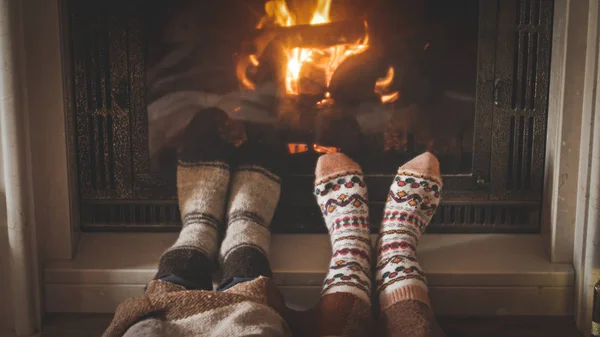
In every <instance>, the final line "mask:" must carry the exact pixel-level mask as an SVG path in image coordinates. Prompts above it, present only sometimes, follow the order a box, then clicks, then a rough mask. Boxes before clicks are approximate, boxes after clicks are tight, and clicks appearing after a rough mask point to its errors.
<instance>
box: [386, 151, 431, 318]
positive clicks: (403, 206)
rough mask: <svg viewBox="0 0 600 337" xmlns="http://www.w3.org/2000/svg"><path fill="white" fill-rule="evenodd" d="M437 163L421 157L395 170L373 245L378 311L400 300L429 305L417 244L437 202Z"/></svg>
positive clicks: (428, 157)
mask: <svg viewBox="0 0 600 337" xmlns="http://www.w3.org/2000/svg"><path fill="white" fill-rule="evenodd" d="M441 189H442V181H441V177H440V168H439V162H438V160H437V159H436V158H435V156H434V155H432V154H431V153H428V152H427V153H424V154H422V155H420V156H418V157H416V158H414V159H413V160H411V161H409V162H408V163H406V164H405V165H403V166H402V167H400V168H399V169H398V174H397V175H396V177H395V179H394V182H393V183H392V186H391V188H390V191H389V194H388V200H387V202H386V205H385V210H384V216H383V222H382V224H381V229H380V233H379V240H378V243H377V266H376V282H377V283H376V289H377V293H378V294H379V303H380V306H381V309H382V310H384V309H385V308H387V307H389V306H391V305H392V304H394V303H397V302H399V301H404V300H417V301H421V302H423V303H425V304H427V305H428V304H429V296H428V295H427V284H426V281H425V276H424V273H423V270H422V269H421V266H420V265H419V262H418V261H417V257H416V249H417V243H418V241H419V238H420V236H421V234H423V232H424V231H425V229H426V228H427V225H428V224H429V221H430V220H431V218H432V216H433V214H434V212H435V210H436V208H437V206H438V204H439V201H440V193H441Z"/></svg>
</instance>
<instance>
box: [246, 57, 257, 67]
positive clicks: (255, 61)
mask: <svg viewBox="0 0 600 337" xmlns="http://www.w3.org/2000/svg"><path fill="white" fill-rule="evenodd" d="M248 58H249V59H250V63H251V64H252V65H253V66H255V67H258V65H259V63H258V58H257V57H256V55H254V54H252V55H250V56H248Z"/></svg>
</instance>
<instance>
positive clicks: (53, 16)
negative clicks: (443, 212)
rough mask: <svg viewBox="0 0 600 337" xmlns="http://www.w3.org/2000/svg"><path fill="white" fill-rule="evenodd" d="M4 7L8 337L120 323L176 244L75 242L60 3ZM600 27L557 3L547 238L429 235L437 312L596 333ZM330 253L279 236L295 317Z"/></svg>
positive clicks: (0, 238)
mask: <svg viewBox="0 0 600 337" xmlns="http://www.w3.org/2000/svg"><path fill="white" fill-rule="evenodd" d="M501 1H503V0H501ZM0 3H1V5H0V60H1V61H2V67H0V126H1V127H0V132H1V133H0V145H2V146H1V147H0V149H1V150H2V151H1V152H0V335H3V333H11V334H12V335H16V336H33V335H35V334H36V333H37V332H38V331H39V329H40V317H42V316H43V313H45V312H53V313H61V312H63V313H64V312H87V313H105V312H112V311H114V309H115V307H116V305H117V304H118V303H119V302H121V301H122V300H124V299H125V298H128V297H130V296H134V295H137V294H141V292H142V290H143V287H144V285H145V283H146V282H147V281H148V280H149V279H150V278H151V277H152V276H153V274H154V272H155V270H156V263H157V259H158V257H159V255H160V253H161V252H162V251H163V250H164V249H165V248H166V247H168V245H169V244H170V243H172V242H173V240H174V238H175V235H176V234H174V233H169V234H159V233H157V234H150V233H142V234H131V233H130V234H117V233H104V234H102V233H80V232H79V231H78V227H79V224H78V223H77V218H78V217H77V198H76V196H77V195H76V192H75V189H76V184H77V182H76V180H75V178H74V177H75V176H74V175H73V172H70V171H69V167H70V165H69V162H70V161H71V160H73V158H70V157H69V155H68V153H69V152H68V151H67V146H69V145H68V144H69V143H70V142H68V140H67V138H66V137H67V136H66V135H67V133H66V132H65V129H66V128H67V127H70V125H72V124H71V122H72V121H69V120H66V114H65V111H66V109H71V108H72V106H71V104H72V101H71V97H69V96H68V95H67V92H68V91H69V90H66V88H69V86H70V83H69V76H68V74H67V73H66V71H65V69H66V67H65V65H66V64H67V62H69V57H68V53H67V52H66V51H67V50H68V46H67V45H66V43H67V41H66V40H63V39H62V36H63V27H61V13H62V6H64V3H63V2H62V1H60V0H22V1H15V0H0ZM598 21H600V5H599V0H556V1H555V18H554V33H553V34H554V35H553V41H552V43H553V51H552V66H551V80H550V103H549V119H548V137H547V145H546V173H545V191H544V200H543V217H542V218H543V220H542V232H541V234H536V235H532V234H524V235H512V234H486V235H483V234H460V235H458V234H456V235H426V236H425V237H424V238H423V240H422V242H421V243H420V246H419V257H420V259H421V261H422V264H423V267H424V268H425V269H426V270H427V272H428V275H429V277H428V279H429V284H430V293H431V297H432V303H433V306H434V309H435V310H436V311H437V312H438V314H441V315H459V316H461V315H462V316H465V315H468V316H477V315H482V316H490V315H574V316H575V317H576V320H577V324H578V326H579V327H580V329H582V331H583V332H584V333H585V334H588V333H589V331H590V330H589V327H590V315H591V293H592V286H593V284H594V283H595V282H596V281H597V280H598V279H600V270H599V265H600V260H599V259H600V246H599V244H598V242H600V241H599V240H600V236H599V228H600V97H598V96H597V94H598V93H599V91H598V90H599V87H600V76H599V72H598V66H599V63H600V53H599V50H598V48H599V45H600V43H599V42H600V33H599V27H598ZM21 23H22V26H21ZM21 36H24V39H21V38H20V37H21ZM21 44H24V46H23V47H24V48H20V47H19V46H20V45H21ZM31 185H32V186H31ZM28 186H31V187H28ZM5 196H6V197H5ZM4 205H6V206H4ZM329 249H330V247H329V242H328V238H327V237H326V236H324V235H274V237H273V244H272V254H271V255H272V256H271V259H272V264H273V270H274V277H275V279H276V280H277V282H278V283H279V284H280V285H281V289H282V291H283V292H284V294H285V296H286V299H287V300H288V302H289V304H290V305H291V306H295V307H298V308H303V307H307V306H310V305H311V304H312V303H314V302H315V300H316V299H317V298H318V293H319V290H320V284H321V281H322V278H323V276H324V274H325V271H326V268H327V263H328V262H327V261H328V258H329V254H330V251H329ZM36 256H37V258H35V257H36ZM11 261H12V262H13V263H11ZM7 270H8V273H6V271H7ZM13 322H14V323H13Z"/></svg>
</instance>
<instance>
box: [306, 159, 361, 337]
mask: <svg viewBox="0 0 600 337" xmlns="http://www.w3.org/2000/svg"><path fill="white" fill-rule="evenodd" d="M315 175H316V182H315V194H316V197H317V202H318V204H319V206H320V207H321V211H322V213H323V218H324V220H325V224H326V225H327V228H328V229H329V235H330V239H331V246H332V251H333V254H332V257H331V262H330V264H329V272H328V274H327V277H326V278H325V282H324V285H323V291H322V293H321V300H320V301H319V304H318V305H317V307H316V310H315V315H316V324H315V329H316V335H317V336H344V337H364V336H369V335H370V334H371V330H370V328H371V325H372V314H371V295H370V294H371V241H370V239H369V207H368V201H367V200H368V196H367V186H366V185H365V182H364V177H363V173H362V171H361V169H360V166H359V165H358V164H356V163H355V162H353V161H352V160H351V159H350V158H348V157H347V156H346V155H344V154H341V153H332V154H327V155H324V156H322V157H321V158H319V161H318V163H317V168H316V170H315Z"/></svg>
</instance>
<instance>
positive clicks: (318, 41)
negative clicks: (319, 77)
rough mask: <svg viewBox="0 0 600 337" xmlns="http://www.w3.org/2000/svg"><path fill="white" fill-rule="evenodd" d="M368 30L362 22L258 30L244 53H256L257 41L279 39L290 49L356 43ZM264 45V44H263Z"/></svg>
mask: <svg viewBox="0 0 600 337" xmlns="http://www.w3.org/2000/svg"><path fill="white" fill-rule="evenodd" d="M366 33H367V28H366V26H365V23H364V22H363V21H361V20H353V21H350V20H345V21H336V22H331V23H326V24H320V25H295V26H290V27H279V26H278V27H269V28H262V29H257V30H255V31H254V33H253V34H252V35H251V36H250V37H249V38H248V41H250V42H249V43H245V44H244V46H245V48H246V50H244V52H247V53H250V54H252V53H254V52H255V50H252V48H256V47H255V41H257V40H262V39H263V38H264V37H268V38H267V39H269V40H272V39H277V40H279V41H280V42H281V43H282V44H283V45H284V46H286V47H288V48H327V47H331V46H335V45H340V44H348V43H355V42H356V41H358V40H360V39H362V38H364V37H365V35H366ZM263 43H264V42H263Z"/></svg>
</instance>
